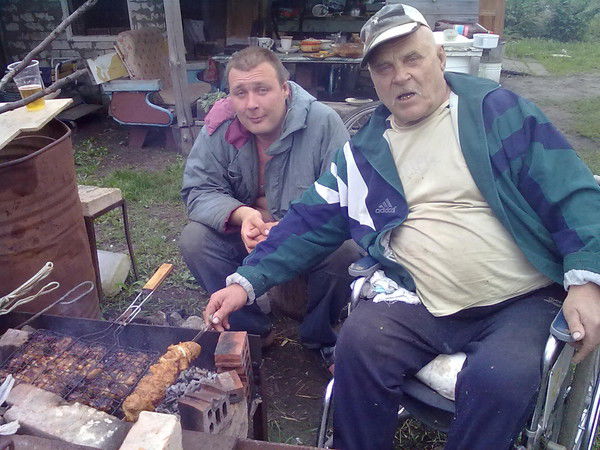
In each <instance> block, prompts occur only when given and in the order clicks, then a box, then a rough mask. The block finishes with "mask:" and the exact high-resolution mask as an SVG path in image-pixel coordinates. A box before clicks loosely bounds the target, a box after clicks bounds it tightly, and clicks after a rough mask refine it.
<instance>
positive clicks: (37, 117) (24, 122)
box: [0, 98, 73, 149]
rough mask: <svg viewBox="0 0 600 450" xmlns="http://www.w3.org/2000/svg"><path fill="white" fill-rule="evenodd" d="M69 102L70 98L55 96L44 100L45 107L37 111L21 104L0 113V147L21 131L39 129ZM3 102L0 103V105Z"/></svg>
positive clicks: (71, 101)
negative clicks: (18, 106) (55, 97)
mask: <svg viewBox="0 0 600 450" xmlns="http://www.w3.org/2000/svg"><path fill="white" fill-rule="evenodd" d="M71 103H73V99H71V98H57V99H53V100H46V105H45V107H44V108H43V109H40V110H39V111H29V110H27V108H26V107H25V106H21V107H20V108H17V109H13V110H12V111H7V112H5V113H2V114H0V149H2V148H3V147H4V146H6V145H7V144H8V143H9V142H10V141H11V140H13V139H14V138H15V137H16V136H18V135H19V133H21V132H23V131H38V130H40V129H41V128H43V127H44V125H46V124H47V123H48V122H50V121H51V120H52V119H53V118H54V117H56V116H57V115H58V114H59V113H60V112H61V111H64V110H65V109H66V108H67V107H68V106H69V105H70V104H71ZM4 104H5V103H0V106H2V105H4Z"/></svg>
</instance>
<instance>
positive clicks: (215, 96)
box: [198, 90, 227, 113]
mask: <svg viewBox="0 0 600 450" xmlns="http://www.w3.org/2000/svg"><path fill="white" fill-rule="evenodd" d="M225 97H227V94H226V93H225V92H223V91H219V90H217V91H215V92H209V93H207V94H204V95H202V97H200V98H199V99H198V101H199V104H200V107H201V108H202V110H203V111H204V112H205V113H207V112H208V111H210V108H212V106H213V105H214V104H215V103H216V102H217V101H218V100H220V99H222V98H225Z"/></svg>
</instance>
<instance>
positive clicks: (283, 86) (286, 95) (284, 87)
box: [281, 81, 290, 98]
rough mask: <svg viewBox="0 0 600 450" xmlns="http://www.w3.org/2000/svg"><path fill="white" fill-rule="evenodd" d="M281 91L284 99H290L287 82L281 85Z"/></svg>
mask: <svg viewBox="0 0 600 450" xmlns="http://www.w3.org/2000/svg"><path fill="white" fill-rule="evenodd" d="M281 89H283V92H284V93H285V97H286V98H290V84H289V83H288V82H287V81H284V82H283V84H282V85H281Z"/></svg>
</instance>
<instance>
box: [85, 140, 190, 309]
mask: <svg viewBox="0 0 600 450" xmlns="http://www.w3.org/2000/svg"><path fill="white" fill-rule="evenodd" d="M167 158H168V159H170V160H173V159H174V161H172V162H171V163H167V164H166V166H165V167H164V169H162V170H157V171H147V170H135V169H133V168H119V169H115V170H112V171H110V170H108V171H107V170H106V167H105V164H106V162H107V161H109V159H110V155H109V152H108V150H107V148H106V147H104V146H102V145H99V143H98V142H97V141H96V140H95V139H86V140H83V141H82V142H80V143H78V144H77V145H76V147H75V160H76V167H77V176H78V182H79V183H80V184H84V183H88V184H93V185H96V186H103V187H117V188H119V189H121V191H122V193H123V198H125V199H126V201H127V209H128V215H129V223H130V231H131V238H132V241H133V245H134V249H135V257H136V260H137V265H138V272H139V274H140V280H139V281H137V282H133V281H132V280H131V278H130V279H128V282H126V283H125V284H124V285H123V286H122V290H121V292H120V293H119V294H118V295H117V296H115V297H113V298H108V299H105V301H103V302H102V305H101V307H102V310H103V312H104V313H105V315H106V316H107V317H112V316H114V315H115V314H116V313H119V312H122V311H123V309H124V308H125V307H126V305H127V304H128V303H129V302H130V301H131V296H132V295H133V294H135V293H137V292H139V290H140V289H141V287H142V286H143V284H144V283H145V280H147V279H148V277H149V276H150V275H151V274H152V273H153V272H154V271H155V270H156V269H157V268H158V267H159V266H160V264H162V263H165V262H168V263H172V264H173V265H174V266H175V270H174V271H173V272H172V273H171V275H170V276H169V277H168V278H167V280H166V282H165V285H166V286H171V287H175V288H192V289H197V285H195V284H194V283H193V277H192V275H191V273H190V272H189V271H188V270H187V267H186V265H185V263H184V262H183V260H182V258H181V254H180V251H179V247H178V245H177V240H178V236H179V233H180V231H181V229H182V228H183V227H184V225H185V223H186V221H187V219H186V212H185V208H184V206H183V203H182V202H181V199H180V197H179V189H180V187H181V178H182V173H183V166H184V160H183V158H182V157H180V156H177V157H175V158H173V156H172V155H168V154H167V155H166V158H165V159H167ZM95 228H96V237H97V241H98V248H100V249H103V250H108V251H115V252H123V253H127V246H126V242H125V236H124V232H123V225H122V219H121V212H120V210H113V211H111V212H109V213H107V214H105V215H103V216H101V217H100V218H98V219H96V221H95ZM180 309H185V310H186V311H188V312H193V313H194V314H198V313H199V312H200V310H199V308H198V296H197V295H190V296H189V298H178V299H177V303H176V304H172V302H171V303H169V302H167V301H164V300H163V301H161V300H160V299H154V300H153V301H152V302H149V303H148V304H147V305H145V306H144V313H152V312H153V311H157V310H163V311H174V310H180Z"/></svg>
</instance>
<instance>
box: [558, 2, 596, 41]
mask: <svg viewBox="0 0 600 450" xmlns="http://www.w3.org/2000/svg"><path fill="white" fill-rule="evenodd" d="M588 7H589V6H588V5H587V4H586V3H582V2H581V1H577V0H555V2H554V4H553V8H552V16H551V18H550V21H549V23H548V28H547V32H546V36H548V37H549V38H551V39H555V40H557V41H561V42H569V41H580V40H582V39H583V38H584V35H585V33H586V32H587V30H588V26H589V23H590V20H591V19H592V15H593V14H592V10H590V9H588Z"/></svg>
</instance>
